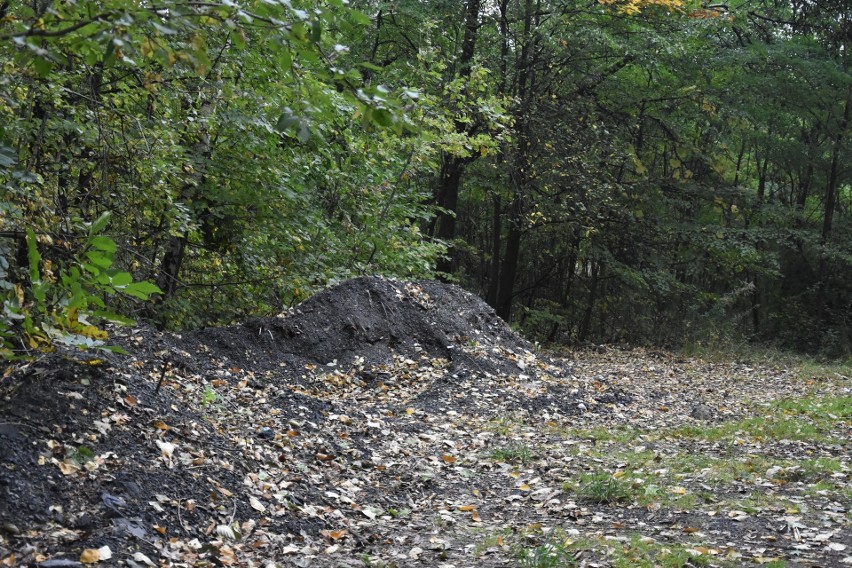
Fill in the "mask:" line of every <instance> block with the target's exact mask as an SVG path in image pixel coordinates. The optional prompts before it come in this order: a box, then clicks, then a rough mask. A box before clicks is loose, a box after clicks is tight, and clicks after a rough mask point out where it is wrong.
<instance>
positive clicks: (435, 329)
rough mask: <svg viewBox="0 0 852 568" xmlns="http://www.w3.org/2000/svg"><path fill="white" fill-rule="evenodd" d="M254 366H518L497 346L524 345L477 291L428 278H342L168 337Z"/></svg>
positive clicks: (293, 370)
mask: <svg viewBox="0 0 852 568" xmlns="http://www.w3.org/2000/svg"><path fill="white" fill-rule="evenodd" d="M175 345H176V346H179V347H180V348H182V350H183V351H184V357H186V356H187V355H188V354H192V357H196V356H197V355H199V354H203V353H207V354H208V356H211V355H212V356H214V357H217V358H220V359H221V358H225V359H227V361H228V362H229V363H231V364H237V365H238V366H240V367H243V368H252V369H254V370H278V371H281V370H284V369H286V371H288V372H289V374H290V375H291V376H292V375H295V376H298V375H299V373H301V372H302V370H303V369H304V367H305V365H319V366H326V365H329V364H334V365H339V366H351V365H353V364H354V363H355V362H356V361H358V362H359V364H362V365H366V366H368V367H370V366H376V365H383V364H389V363H391V362H392V360H393V357H394V356H395V355H399V356H404V357H409V358H415V359H416V358H420V357H423V356H426V357H429V358H432V359H435V358H442V359H447V360H448V361H449V362H450V363H451V369H453V370H455V369H462V368H465V369H471V370H479V371H487V372H501V371H505V372H518V368H517V367H516V366H515V365H513V364H512V363H511V362H507V361H506V359H505V357H504V355H503V354H504V352H505V351H520V352H522V351H524V350H528V349H530V348H531V347H530V345H529V344H528V343H527V342H526V341H525V340H523V339H522V338H520V337H519V336H518V335H517V334H515V333H514V332H513V331H512V330H511V329H510V328H509V326H508V325H506V324H505V322H503V321H502V320H501V319H500V318H498V317H497V315H496V314H495V313H494V310H493V309H492V308H491V307H490V306H489V305H488V304H486V303H485V302H484V301H482V300H481V299H480V298H479V297H477V296H475V295H473V294H470V293H469V292H466V291H464V290H462V289H461V288H459V287H457V286H452V285H448V284H443V283H440V282H435V281H421V282H399V281H393V280H387V279H383V278H377V277H361V278H355V279H352V280H348V281H346V282H343V283H342V284H339V285H337V286H334V287H333V288H330V289H328V290H325V291H324V292H321V293H319V294H317V295H316V296H314V297H312V298H311V299H309V300H307V301H306V302H304V303H303V304H301V305H299V306H298V307H296V308H293V309H291V310H289V311H287V312H285V313H283V314H281V315H279V316H278V317H272V318H254V319H251V320H249V321H247V322H246V323H244V324H242V325H236V326H231V327H225V328H208V329H204V330H199V331H197V332H193V333H189V334H186V335H185V336H183V337H182V338H180V339H178V340H176V341H175Z"/></svg>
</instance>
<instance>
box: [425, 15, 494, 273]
mask: <svg viewBox="0 0 852 568" xmlns="http://www.w3.org/2000/svg"><path fill="white" fill-rule="evenodd" d="M481 9H482V0H468V1H467V4H466V5H465V16H464V36H463V38H462V46H461V54H460V56H459V77H461V78H463V79H467V78H469V77H470V72H471V67H472V66H473V56H474V53H475V51H476V38H477V35H478V33H479V13H480V10H481ZM455 128H456V132H457V133H459V134H462V133H464V132H465V131H466V130H467V128H468V125H467V124H466V123H465V122H462V121H456V124H455ZM468 161H470V158H461V157H458V156H452V155H449V154H445V155H444V156H443V162H442V164H441V177H440V180H439V182H438V189H437V199H436V202H437V204H438V205H439V206H440V207H442V208H443V209H444V211H442V212H439V213H438V214H437V216H436V218H435V219H434V220H433V222H432V229H433V231H432V234H433V236H435V237H437V238H438V239H441V240H443V241H445V242H447V243H450V242H451V241H452V240H453V239H454V238H455V237H456V209H457V206H458V200H459V189H460V187H461V177H462V174H463V173H464V166H465V165H466V164H467V162H468ZM437 268H438V271H439V272H445V273H450V272H452V270H453V249H452V246H451V243H450V247H449V249H448V250H447V257H446V258H443V259H441V260H439V261H438V266H437Z"/></svg>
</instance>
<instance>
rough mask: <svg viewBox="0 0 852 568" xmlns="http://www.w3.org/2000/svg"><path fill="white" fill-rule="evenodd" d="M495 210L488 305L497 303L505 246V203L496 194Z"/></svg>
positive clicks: (492, 225) (492, 305) (492, 199)
mask: <svg viewBox="0 0 852 568" xmlns="http://www.w3.org/2000/svg"><path fill="white" fill-rule="evenodd" d="M491 202H492V207H493V212H492V217H491V264H490V266H489V267H488V293H487V294H486V297H485V299H486V301H487V302H488V305H489V306H491V307H494V306H496V305H497V294H498V292H499V290H500V254H501V252H502V251H501V249H502V248H503V239H502V235H503V204H502V200H501V199H500V196H499V195H498V194H496V193H495V194H494V195H493V196H492V197H491Z"/></svg>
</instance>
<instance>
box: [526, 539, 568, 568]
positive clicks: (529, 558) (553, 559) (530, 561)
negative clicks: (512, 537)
mask: <svg viewBox="0 0 852 568" xmlns="http://www.w3.org/2000/svg"><path fill="white" fill-rule="evenodd" d="M576 564H577V562H576V560H575V559H574V555H573V553H572V551H571V550H569V549H567V548H566V547H565V546H564V545H563V544H562V543H560V542H558V541H557V540H556V539H548V540H546V541H545V542H544V543H542V544H540V545H538V546H535V547H533V548H521V549H520V550H518V565H519V566H523V567H524V568H563V567H567V566H576Z"/></svg>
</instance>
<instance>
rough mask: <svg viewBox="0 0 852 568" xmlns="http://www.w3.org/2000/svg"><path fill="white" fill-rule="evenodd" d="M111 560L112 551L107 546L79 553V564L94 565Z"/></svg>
mask: <svg viewBox="0 0 852 568" xmlns="http://www.w3.org/2000/svg"><path fill="white" fill-rule="evenodd" d="M110 558H112V550H110V548H109V547H108V546H102V547H100V548H87V549H85V550H83V552H82V553H80V562H82V563H83V564H95V563H97V562H100V561H102V560H109V559H110Z"/></svg>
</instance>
